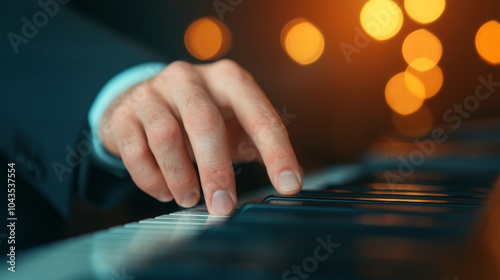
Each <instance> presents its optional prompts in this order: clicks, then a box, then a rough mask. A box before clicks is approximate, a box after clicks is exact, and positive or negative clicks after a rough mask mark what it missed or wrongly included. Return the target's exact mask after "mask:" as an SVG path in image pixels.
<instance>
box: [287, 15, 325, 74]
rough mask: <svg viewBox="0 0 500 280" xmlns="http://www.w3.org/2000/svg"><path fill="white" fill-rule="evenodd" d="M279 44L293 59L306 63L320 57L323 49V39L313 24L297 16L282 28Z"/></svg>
mask: <svg viewBox="0 0 500 280" xmlns="http://www.w3.org/2000/svg"><path fill="white" fill-rule="evenodd" d="M281 45H282V46H283V49H285V51H286V53H287V54H288V55H289V56H290V57H291V58H292V59H293V60H294V61H296V62H297V63H299V64H301V65H307V64H311V63H313V62H315V61H316V60H318V59H319V58H320V57H321V55H322V54H323V51H324V49H325V39H324V37H323V34H322V33H321V31H320V30H319V29H318V28H317V27H316V26H315V25H314V24H312V23H311V22H309V21H307V20H305V19H302V18H298V19H294V20H292V21H290V22H289V23H287V24H286V25H285V27H284V28H283V31H282V32H281Z"/></svg>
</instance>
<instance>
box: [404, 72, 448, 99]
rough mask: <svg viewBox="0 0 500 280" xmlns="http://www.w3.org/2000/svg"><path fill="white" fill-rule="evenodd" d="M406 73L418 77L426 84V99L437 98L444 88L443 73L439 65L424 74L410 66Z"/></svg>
mask: <svg viewBox="0 0 500 280" xmlns="http://www.w3.org/2000/svg"><path fill="white" fill-rule="evenodd" d="M406 73H407V74H410V75H412V76H413V77H417V78H418V79H419V80H420V81H421V82H422V83H423V84H424V87H425V98H426V99H429V98H431V97H433V96H435V95H436V94H437V93H438V92H439V90H441V87H442V86H443V80H444V77H443V71H442V70H441V68H440V67H439V65H436V66H435V67H433V68H431V69H430V70H427V71H423V72H421V71H418V70H415V69H414V68H412V67H410V66H408V68H407V69H406ZM410 79H411V77H410Z"/></svg>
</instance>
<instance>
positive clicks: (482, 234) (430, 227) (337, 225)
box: [0, 125, 500, 280]
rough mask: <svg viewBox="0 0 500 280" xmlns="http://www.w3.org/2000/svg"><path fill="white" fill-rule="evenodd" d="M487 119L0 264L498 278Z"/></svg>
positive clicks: (27, 268)
mask: <svg viewBox="0 0 500 280" xmlns="http://www.w3.org/2000/svg"><path fill="white" fill-rule="evenodd" d="M487 127H488V130H487V131H486V132H485V131H484V130H481V129H479V132H482V133H483V134H484V135H481V134H480V133H478V131H476V130H477V129H478V126H477V125H472V126H471V127H470V128H467V127H465V128H464V129H463V130H461V131H460V133H455V134H450V135H451V136H452V137H450V140H449V141H448V142H446V143H443V144H442V145H438V147H436V149H435V151H434V152H433V153H432V154H431V155H427V156H426V157H425V158H424V159H423V160H422V161H417V160H412V157H413V159H414V158H415V156H414V155H415V154H416V152H415V151H419V150H418V145H416V144H415V143H414V142H411V141H401V140H395V139H392V140H388V139H384V141H381V142H380V143H378V144H376V145H374V148H373V149H372V150H371V151H370V152H368V154H367V156H366V157H365V158H364V159H363V160H362V161H361V162H360V163H359V164H356V165H343V166H335V167H331V168H329V169H326V170H324V171H322V172H319V173H316V174H312V175H308V176H306V177H305V180H304V189H303V191H301V192H300V193H299V194H298V195H293V196H284V195H279V194H277V193H276V192H275V191H274V190H273V188H272V187H270V186H268V187H265V188H262V189H259V190H258V191H256V192H254V193H252V194H249V195H247V196H246V197H244V198H242V199H240V204H239V205H238V207H237V210H236V211H235V212H234V213H233V214H232V215H231V216H229V217H226V216H213V215H209V214H208V213H207V210H206V208H205V207H204V206H203V205H200V206H197V207H195V208H192V209H187V210H183V211H179V212H174V213H170V214H165V215H162V216H158V217H155V218H151V219H146V220H142V221H139V222H135V223H130V224H126V225H123V226H118V227H113V228H110V229H107V230H103V231H99V232H96V233H93V234H90V235H84V236H81V237H76V238H72V239H69V240H65V241H62V242H58V243H55V244H51V245H47V246H44V247H41V248H38V249H35V250H32V251H29V252H26V253H25V254H21V255H20V256H19V257H18V260H17V263H18V264H19V271H18V272H16V274H15V275H14V276H16V277H18V278H16V277H14V278H12V274H8V275H7V276H9V277H10V278H4V277H3V276H4V275H3V274H0V276H2V279H33V278H36V279H53V280H57V279H106V280H108V279H294V280H295V279H355V280H357V279H359V280H365V279H366V280H375V279H384V280H392V279H437V280H445V279H448V280H459V279H460V280H463V279H481V280H483V279H500V187H497V177H498V170H499V167H500V156H499V154H498V153H497V151H496V149H497V147H500V146H499V145H498V144H500V135H498V134H499V133H500V129H498V130H496V131H498V132H499V133H492V131H495V130H490V128H491V125H489V126H487ZM471 131H473V132H474V133H475V135H476V136H477V135H479V136H478V137H483V138H481V139H483V140H484V141H483V140H482V143H483V145H481V149H476V148H474V145H473V144H471V143H476V141H477V139H476V138H473V139H472V140H471V139H469V138H467V137H465V136H467V135H470V134H469V133H471ZM464 135H465V136H464ZM422 153H423V152H422ZM412 154H413V156H412ZM402 159H403V160H402ZM404 159H408V160H407V162H408V163H409V164H407V163H404ZM417 163H418V164H417Z"/></svg>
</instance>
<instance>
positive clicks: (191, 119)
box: [186, 108, 222, 133]
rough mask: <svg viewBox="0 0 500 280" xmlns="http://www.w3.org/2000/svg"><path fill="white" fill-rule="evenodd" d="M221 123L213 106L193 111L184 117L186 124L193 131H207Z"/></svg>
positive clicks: (215, 128) (214, 128) (212, 129)
mask: <svg viewBox="0 0 500 280" xmlns="http://www.w3.org/2000/svg"><path fill="white" fill-rule="evenodd" d="M221 125H222V117H221V116H220V113H219V112H218V111H217V110H215V109H213V108H203V109H198V110H197V111H194V112H193V113H192V114H190V115H189V116H188V117H187V118H186V126H187V127H188V128H189V129H190V130H191V131H192V132H194V133H207V132H210V131H214V130H217V129H218V128H219V127H220V126H221Z"/></svg>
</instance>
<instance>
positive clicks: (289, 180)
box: [278, 170, 300, 192]
mask: <svg viewBox="0 0 500 280" xmlns="http://www.w3.org/2000/svg"><path fill="white" fill-rule="evenodd" d="M278 187H279V188H280V190H282V191H284V192H293V191H296V190H297V189H298V188H299V187H300V183H299V179H297V176H295V174H294V173H293V172H292V171H289V170H287V171H283V172H281V174H280V177H279V178H278Z"/></svg>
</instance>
